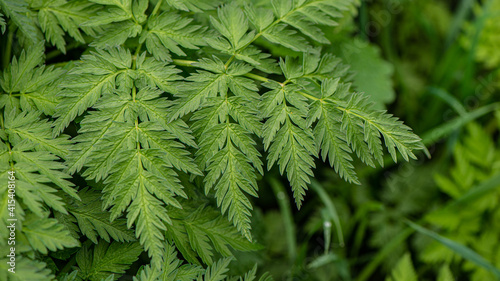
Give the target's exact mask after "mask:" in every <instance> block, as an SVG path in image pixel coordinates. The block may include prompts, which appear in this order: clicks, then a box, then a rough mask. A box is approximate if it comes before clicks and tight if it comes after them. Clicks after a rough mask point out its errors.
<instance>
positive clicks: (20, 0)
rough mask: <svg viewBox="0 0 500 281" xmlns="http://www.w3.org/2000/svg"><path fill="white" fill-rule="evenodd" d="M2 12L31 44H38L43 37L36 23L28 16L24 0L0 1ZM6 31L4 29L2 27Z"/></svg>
mask: <svg viewBox="0 0 500 281" xmlns="http://www.w3.org/2000/svg"><path fill="white" fill-rule="evenodd" d="M0 7H1V8H2V12H3V13H5V15H6V16H7V17H8V18H10V19H11V20H12V21H13V22H14V24H15V25H16V26H17V27H18V28H19V30H20V31H21V32H22V34H23V36H24V37H25V38H26V39H27V40H29V42H31V43H34V44H37V43H39V42H41V41H42V35H41V33H40V31H39V30H38V28H37V27H36V25H35V23H34V21H33V20H32V19H31V18H30V17H29V16H28V14H29V12H30V11H29V9H28V4H27V3H26V1H24V0H0ZM2 29H4V27H2Z"/></svg>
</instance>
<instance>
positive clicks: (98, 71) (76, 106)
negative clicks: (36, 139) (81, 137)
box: [54, 48, 132, 135]
mask: <svg viewBox="0 0 500 281" xmlns="http://www.w3.org/2000/svg"><path fill="white" fill-rule="evenodd" d="M131 66H132V56H131V54H130V52H129V51H128V50H125V49H123V48H118V49H110V50H108V51H104V50H97V51H96V52H91V53H90V54H89V55H84V56H82V61H81V62H80V63H78V64H77V66H76V67H75V68H74V69H72V70H71V72H70V73H69V74H68V76H67V77H66V78H65V83H62V86H63V87H64V88H65V89H64V90H63V92H61V93H60V94H59V96H60V97H61V103H60V104H59V105H58V106H57V108H56V114H55V117H58V119H57V120H56V121H55V123H54V134H55V135H57V134H59V133H60V132H61V131H62V130H63V129H64V128H65V127H66V126H68V124H69V123H70V122H71V121H72V120H73V119H75V118H76V116H78V115H80V114H82V113H83V112H84V111H85V110H86V109H87V108H89V107H91V106H93V105H94V104H95V103H96V102H97V100H98V99H99V98H100V97H101V95H102V94H103V93H105V92H108V93H109V92H113V90H114V89H115V87H123V86H126V85H130V84H131V83H132V79H131V77H130V68H131Z"/></svg>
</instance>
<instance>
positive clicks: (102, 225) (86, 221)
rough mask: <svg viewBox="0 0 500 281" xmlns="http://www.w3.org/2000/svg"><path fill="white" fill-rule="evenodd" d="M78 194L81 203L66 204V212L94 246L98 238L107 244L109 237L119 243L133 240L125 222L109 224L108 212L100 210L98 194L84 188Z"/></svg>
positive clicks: (117, 221) (121, 220)
mask: <svg viewBox="0 0 500 281" xmlns="http://www.w3.org/2000/svg"><path fill="white" fill-rule="evenodd" d="M78 194H79V196H80V198H81V199H82V201H81V202H72V204H68V206H69V207H68V211H69V212H70V213H71V214H72V215H73V216H74V217H75V218H76V222H77V224H78V227H79V229H80V231H81V232H82V234H84V235H85V236H87V237H88V238H89V239H90V240H92V242H94V243H95V244H97V238H98V237H100V238H101V239H104V240H105V241H106V242H108V243H109V242H110V237H111V238H113V239H114V240H115V241H120V242H130V241H133V240H135V237H134V235H133V233H132V232H131V231H130V230H129V229H127V225H126V221H125V220H123V219H117V220H114V221H113V222H110V217H109V212H106V211H103V210H102V207H101V205H102V204H101V200H100V196H101V195H100V193H97V192H92V191H91V190H89V189H87V188H85V189H82V190H80V191H79V192H78Z"/></svg>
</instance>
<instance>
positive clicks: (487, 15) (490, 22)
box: [461, 0, 500, 68]
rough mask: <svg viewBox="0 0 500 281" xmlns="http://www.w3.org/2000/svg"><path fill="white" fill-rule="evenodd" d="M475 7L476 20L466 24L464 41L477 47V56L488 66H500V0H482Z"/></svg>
mask: <svg viewBox="0 0 500 281" xmlns="http://www.w3.org/2000/svg"><path fill="white" fill-rule="evenodd" d="M481 2H482V3H481V4H477V5H476V6H475V7H474V14H475V16H476V21H475V22H470V23H468V24H467V25H466V26H465V34H466V35H467V36H463V38H462V40H461V41H462V43H463V45H464V46H465V47H466V48H468V49H471V48H473V47H474V48H476V51H475V57H476V60H477V61H479V62H482V63H484V65H485V66H486V67H488V68H497V67H498V66H500V52H499V51H498V48H497V45H498V41H499V40H500V35H499V34H500V24H499V19H500V1H498V0H491V1H481Z"/></svg>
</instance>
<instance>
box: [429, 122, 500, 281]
mask: <svg viewBox="0 0 500 281" xmlns="http://www.w3.org/2000/svg"><path fill="white" fill-rule="evenodd" d="M467 129H468V130H467V135H466V137H465V138H464V139H463V141H462V142H461V143H459V144H457V145H456V148H455V151H454V160H455V165H454V166H453V167H452V168H451V169H450V172H449V174H450V175H449V176H444V175H437V176H436V178H435V179H436V182H437V183H438V186H439V188H440V190H441V191H442V192H443V193H445V194H447V195H448V196H449V197H451V198H454V199H457V198H459V197H461V196H463V195H465V194H466V193H467V192H470V191H473V190H474V188H475V187H476V186H477V185H478V184H480V183H481V182H484V181H486V180H487V179H489V178H491V177H492V176H494V175H497V174H498V173H499V171H500V165H499V163H500V162H499V160H500V158H499V156H500V154H499V150H498V148H497V147H496V146H495V143H494V142H493V141H492V140H491V137H490V136H489V135H488V134H487V133H486V132H485V131H484V130H483V129H482V128H481V127H480V126H479V125H478V124H475V123H472V124H470V125H469V126H468V127H467ZM499 200H500V192H499V191H498V189H495V190H492V191H491V192H490V193H489V194H488V195H487V196H482V197H480V198H479V199H477V200H474V201H472V202H468V203H467V208H457V207H451V208H448V209H444V210H443V211H439V212H433V213H430V214H428V215H427V216H426V219H427V221H429V222H430V223H432V224H433V225H435V226H437V227H439V228H440V229H441V233H443V234H444V235H445V236H446V237H448V238H450V239H452V240H454V241H458V242H459V243H461V244H464V245H467V246H468V247H470V248H471V249H473V250H474V251H476V252H478V253H479V254H480V255H481V256H483V257H484V258H485V259H486V260H488V261H491V263H492V264H494V266H496V267H499V266H500V259H499V257H498V251H496V250H494V249H497V247H498V246H499V243H498V239H495V238H493V237H498V235H500V234H499V233H500V229H499V228H498V225H497V224H496V223H495V222H496V221H498V219H499V217H500V208H499V207H498V202H499ZM422 259H423V260H424V261H426V262H431V263H435V262H441V261H444V262H447V263H451V262H457V261H459V260H460V259H461V258H460V257H459V256H457V255H456V254H454V253H453V252H452V251H450V250H448V249H447V248H445V247H444V246H442V245H441V244H438V243H431V244H429V245H428V246H427V247H426V248H425V250H424V251H423V253H422ZM463 268H464V270H471V271H472V272H473V273H472V274H471V280H485V279H494V278H495V277H494V275H492V273H491V272H489V271H487V270H485V269H483V268H481V267H478V266H477V265H475V264H473V263H471V262H464V263H463Z"/></svg>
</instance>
